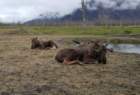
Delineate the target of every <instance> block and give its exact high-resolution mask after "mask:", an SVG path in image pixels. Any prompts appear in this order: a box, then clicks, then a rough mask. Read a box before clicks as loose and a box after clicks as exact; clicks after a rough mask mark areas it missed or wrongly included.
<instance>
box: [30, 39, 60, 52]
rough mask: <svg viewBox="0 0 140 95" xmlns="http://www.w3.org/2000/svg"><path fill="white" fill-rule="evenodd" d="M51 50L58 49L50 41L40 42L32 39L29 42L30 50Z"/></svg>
mask: <svg viewBox="0 0 140 95" xmlns="http://www.w3.org/2000/svg"><path fill="white" fill-rule="evenodd" d="M51 48H58V46H57V44H56V43H55V42H54V41H52V40H48V41H40V40H38V38H37V37H35V38H32V41H31V49H51Z"/></svg>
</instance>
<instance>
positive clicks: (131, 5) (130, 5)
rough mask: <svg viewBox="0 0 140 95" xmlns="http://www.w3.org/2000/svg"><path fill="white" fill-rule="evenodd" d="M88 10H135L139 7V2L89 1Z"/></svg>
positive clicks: (132, 0)
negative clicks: (99, 8)
mask: <svg viewBox="0 0 140 95" xmlns="http://www.w3.org/2000/svg"><path fill="white" fill-rule="evenodd" d="M89 5H90V8H92V7H93V8H96V9H97V8H98V7H99V6H102V7H104V8H113V9H136V8H137V7H138V6H140V0H90V2H89Z"/></svg>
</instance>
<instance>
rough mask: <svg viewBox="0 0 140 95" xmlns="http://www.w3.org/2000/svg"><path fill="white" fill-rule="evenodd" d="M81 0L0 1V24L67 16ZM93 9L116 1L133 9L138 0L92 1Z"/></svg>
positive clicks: (110, 5)
mask: <svg viewBox="0 0 140 95" xmlns="http://www.w3.org/2000/svg"><path fill="white" fill-rule="evenodd" d="M80 1H81V0H0V22H18V21H22V22H23V21H27V20H31V19H33V18H36V17H38V16H39V15H40V14H45V13H48V12H49V13H50V12H59V13H60V14H61V15H64V14H68V13H70V12H72V11H73V10H74V9H76V8H79V7H80ZM94 1H95V4H94V7H95V6H97V5H98V4H100V3H103V4H102V5H103V6H105V7H114V6H115V5H116V1H123V3H122V4H121V6H120V8H121V9H126V8H135V7H136V6H138V5H140V0H94Z"/></svg>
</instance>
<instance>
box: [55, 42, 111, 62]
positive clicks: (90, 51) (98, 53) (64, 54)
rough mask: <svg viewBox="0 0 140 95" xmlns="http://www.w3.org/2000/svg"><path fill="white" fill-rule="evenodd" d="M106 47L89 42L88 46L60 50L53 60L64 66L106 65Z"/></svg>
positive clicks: (98, 43)
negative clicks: (82, 64)
mask: <svg viewBox="0 0 140 95" xmlns="http://www.w3.org/2000/svg"><path fill="white" fill-rule="evenodd" d="M108 50H109V51H111V50H110V49H107V45H105V44H100V42H99V41H96V42H91V43H88V44H85V46H84V45H82V46H81V45H80V47H76V48H66V49H62V50H60V51H59V52H58V53H57V54H56V56H55V60H56V61H58V62H61V63H64V64H75V63H80V62H83V63H84V64H90V63H95V62H98V63H103V64H106V63H107V58H106V53H107V51H108Z"/></svg>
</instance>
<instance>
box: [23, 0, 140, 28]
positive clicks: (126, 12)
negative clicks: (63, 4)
mask: <svg viewBox="0 0 140 95" xmlns="http://www.w3.org/2000/svg"><path fill="white" fill-rule="evenodd" d="M93 1H94V0H91V2H90V3H89V4H90V8H89V9H88V8H87V10H86V11H85V19H86V21H87V22H93V23H94V24H97V23H100V24H101V23H120V21H121V23H125V24H136V23H137V24H140V7H139V6H137V7H136V8H126V9H122V8H121V7H120V6H121V5H123V3H122V2H117V3H116V6H115V7H104V5H103V4H102V3H99V4H96V3H95V1H94V2H93ZM125 1H127V0H125ZM93 6H96V8H95V9H94V8H93V9H92V7H93ZM82 15H83V12H82V10H81V8H78V9H76V10H74V11H73V12H72V13H69V14H68V15H65V16H62V17H57V16H56V18H53V19H52V18H50V17H49V18H47V16H45V18H41V17H40V18H37V19H33V20H30V21H28V22H25V24H29V25H30V24H36V25H40V24H58V23H59V24H61V23H65V22H67V23H68V22H81V21H82Z"/></svg>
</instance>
